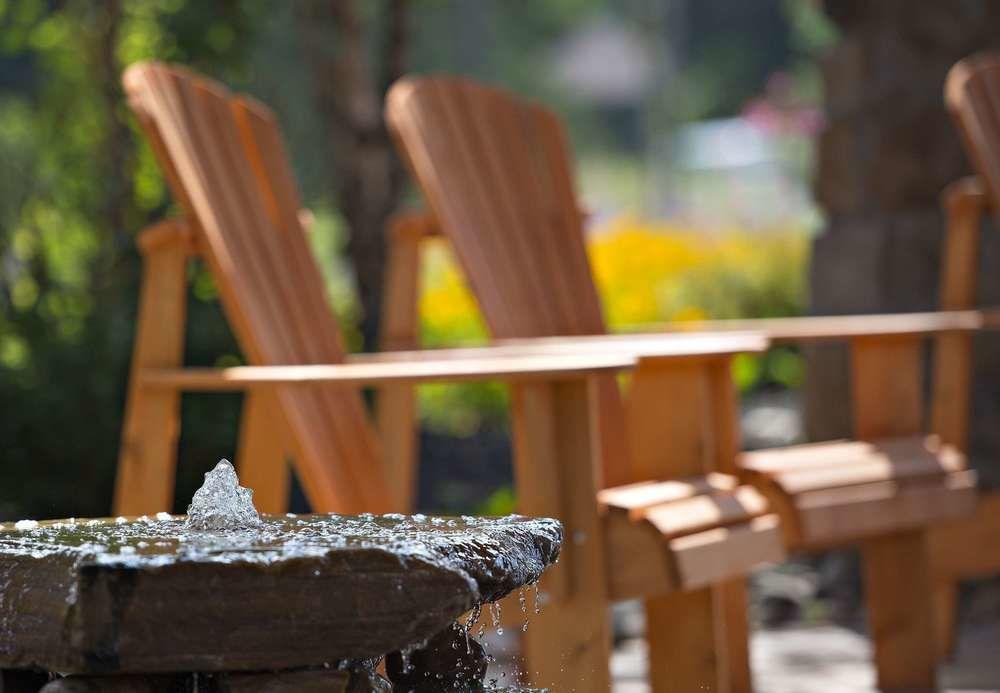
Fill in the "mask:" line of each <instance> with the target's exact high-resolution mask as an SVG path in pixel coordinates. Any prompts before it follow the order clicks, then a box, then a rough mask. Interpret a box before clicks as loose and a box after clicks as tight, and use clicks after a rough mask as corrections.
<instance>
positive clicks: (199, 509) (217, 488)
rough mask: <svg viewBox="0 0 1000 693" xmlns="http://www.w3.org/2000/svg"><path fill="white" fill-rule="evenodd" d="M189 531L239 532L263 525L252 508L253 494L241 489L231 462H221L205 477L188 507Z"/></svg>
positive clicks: (185, 524) (187, 523)
mask: <svg viewBox="0 0 1000 693" xmlns="http://www.w3.org/2000/svg"><path fill="white" fill-rule="evenodd" d="M187 515H188V517H187V522H185V523H184V526H185V527H187V528H188V529H201V530H239V529H257V528H258V527H260V526H261V521H260V514H259V513H258V512H257V509H256V508H255V507H254V506H253V491H251V490H250V489H248V488H244V487H242V486H240V480H239V478H238V477H237V476H236V470H235V469H233V465H232V464H230V462H229V460H220V461H219V463H218V464H217V465H215V469H213V470H212V471H210V472H207V473H206V474H205V483H204V484H202V486H201V488H200V489H198V490H197V491H195V492H194V496H192V498H191V505H189V506H188V511H187Z"/></svg>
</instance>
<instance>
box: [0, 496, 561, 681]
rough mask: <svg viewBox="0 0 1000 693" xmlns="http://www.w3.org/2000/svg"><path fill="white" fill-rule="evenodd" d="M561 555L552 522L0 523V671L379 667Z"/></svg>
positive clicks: (389, 518)
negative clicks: (350, 663)
mask: <svg viewBox="0 0 1000 693" xmlns="http://www.w3.org/2000/svg"><path fill="white" fill-rule="evenodd" d="M251 508H252V506H251ZM251 519H252V518H251ZM561 540H562V529H561V527H560V525H559V523H558V522H556V521H554V520H546V519H528V518H523V517H517V516H511V517H506V518H473V517H464V518H439V517H426V516H420V515H417V516H403V515H383V516H372V515H362V516H357V517H346V516H337V515H302V516H294V515H288V516H265V517H263V518H261V520H260V524H259V525H257V526H255V527H251V528H243V529H223V530H212V531H206V530H200V529H195V528H192V527H189V526H187V525H186V523H185V518H184V517H183V516H176V517H171V516H169V515H165V514H160V515H158V516H156V517H142V518H135V519H129V520H126V519H125V518H117V519H103V520H67V521H58V522H43V523H36V522H32V521H22V522H19V523H8V524H0V668H11V669H15V668H16V669H27V668H40V669H45V670H48V671H60V672H65V673H117V672H142V673H154V672H168V671H175V672H176V671H241V670H243V671H245V670H270V669H291V668H294V667H300V666H316V665H323V664H329V665H331V666H336V664H337V663H338V662H339V661H342V660H347V659H363V658H369V657H377V656H381V655H383V654H385V653H387V652H392V651H397V650H401V649H404V648H405V647H406V646H407V645H409V644H411V643H415V642H420V641H424V640H427V639H428V638H429V637H432V636H433V635H435V634H436V633H439V632H441V631H442V630H444V629H445V628H446V627H448V626H449V624H450V623H451V622H452V621H453V620H454V619H456V618H457V617H458V616H459V615H461V614H462V613H464V612H466V611H467V610H469V609H470V608H472V607H474V606H475V605H477V604H481V603H485V602H490V601H493V600H496V599H499V598H500V597H502V596H504V595H505V594H507V593H508V592H510V591H512V590H515V589H517V588H519V587H521V586H524V585H528V584H531V583H533V582H535V581H536V580H537V579H538V578H539V577H540V575H541V573H542V571H543V570H544V569H545V567H546V566H548V565H549V564H551V563H552V562H554V561H555V560H556V558H557V557H558V553H559V546H560V543H561Z"/></svg>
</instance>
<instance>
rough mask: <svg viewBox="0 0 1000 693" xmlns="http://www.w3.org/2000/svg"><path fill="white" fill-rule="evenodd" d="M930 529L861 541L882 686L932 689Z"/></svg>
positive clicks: (932, 640) (872, 633)
mask: <svg viewBox="0 0 1000 693" xmlns="http://www.w3.org/2000/svg"><path fill="white" fill-rule="evenodd" d="M926 540H927V535H926V532H925V531H923V530H910V531H905V532H899V533H897V534H892V535H889V536H885V537H878V538H875V539H869V540H867V541H866V542H865V543H864V544H863V545H862V557H863V562H864V578H865V590H866V594H867V602H868V628H869V631H870V632H871V636H872V640H873V641H874V642H873V644H874V649H875V668H876V672H877V677H878V686H879V689H880V690H882V691H932V690H934V689H935V679H936V667H935V664H936V656H935V654H936V653H935V645H934V643H935V640H934V636H935V631H934V619H933V613H932V611H933V605H932V604H931V601H930V598H929V597H930V595H931V579H930V565H929V562H928V551H927V541H926Z"/></svg>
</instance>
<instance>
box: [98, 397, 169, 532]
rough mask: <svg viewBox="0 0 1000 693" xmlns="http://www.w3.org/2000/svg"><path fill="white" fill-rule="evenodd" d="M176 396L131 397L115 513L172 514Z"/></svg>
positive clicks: (121, 452) (124, 430)
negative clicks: (164, 512)
mask: <svg viewBox="0 0 1000 693" xmlns="http://www.w3.org/2000/svg"><path fill="white" fill-rule="evenodd" d="M180 410H181V406H180V393H178V392H176V391H174V390H156V391H152V390H144V389H141V388H136V389H135V390H134V391H133V392H130V393H129V402H128V405H127V408H126V413H125V421H124V423H123V425H122V442H121V450H120V451H119V454H118V478H117V480H116V484H115V501H114V512H115V513H116V514H118V515H144V514H152V513H156V512H160V511H168V512H169V511H170V509H171V506H172V505H173V497H174V476H175V472H176V466H177V438H178V436H179V435H180Z"/></svg>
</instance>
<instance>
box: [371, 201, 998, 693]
mask: <svg viewBox="0 0 1000 693" xmlns="http://www.w3.org/2000/svg"><path fill="white" fill-rule="evenodd" d="M969 186H970V183H968V182H966V183H963V184H962V185H960V186H957V187H955V188H953V189H952V190H950V191H949V194H948V195H947V197H946V199H947V201H948V209H949V214H950V219H951V223H950V224H949V234H948V240H947V250H946V252H947V256H948V260H947V261H946V263H947V266H948V268H949V270H948V271H947V272H946V276H945V277H944V278H943V282H944V286H945V288H944V291H943V296H944V298H943V304H942V308H944V309H947V310H948V312H939V313H924V314H896V315H882V316H880V315H872V316H850V317H809V318H787V319H784V318H783V319H765V320H739V321H715V322H707V323H698V324H696V325H694V326H692V327H688V326H684V325H678V326H675V327H674V328H673V330H674V333H677V331H680V333H684V332H686V331H688V330H692V329H693V330H695V331H699V332H700V331H703V330H704V331H712V332H715V333H719V332H722V333H725V332H735V331H745V330H756V331H758V332H759V333H761V334H765V335H767V337H768V340H769V342H770V343H771V344H772V345H781V344H812V343H826V342H837V341H842V342H848V343H849V344H850V348H851V352H852V359H851V362H852V369H851V380H852V384H853V385H852V387H853V391H854V404H853V412H854V427H855V432H856V435H857V437H858V438H859V439H860V440H877V439H881V438H885V437H901V436H908V435H912V434H917V433H919V432H921V431H923V430H926V429H925V425H924V416H923V402H924V397H923V391H924V388H923V385H922V384H921V383H922V379H923V378H922V376H923V349H924V344H925V342H926V340H927V339H928V338H932V339H933V340H934V342H935V344H936V350H935V367H934V370H933V374H934V382H933V391H934V397H933V399H932V401H931V405H932V406H931V424H930V426H931V430H932V431H934V432H935V433H937V434H938V435H939V436H940V437H941V439H942V441H943V442H945V443H948V444H952V445H954V446H956V447H957V448H958V449H959V450H962V449H964V440H965V431H966V429H967V426H968V415H969V412H968V401H967V397H966V396H965V393H967V392H968V377H969V376H968V366H969V354H970V349H971V338H972V333H973V332H974V331H977V330H980V329H983V328H984V327H987V326H989V325H990V324H992V322H993V318H992V316H991V315H990V314H985V313H981V312H977V311H972V310H968V308H970V306H971V301H969V300H967V299H968V298H969V296H968V290H969V289H968V287H967V286H966V284H967V283H968V282H967V280H966V279H965V278H967V277H969V276H970V274H969V273H968V272H966V271H965V268H967V267H968V264H967V263H968V262H969V260H968V257H969V254H970V252H973V249H972V248H971V247H970V240H969V231H968V229H969V225H970V223H971V222H970V219H969V213H970V211H971V209H970V207H969V204H970V202H972V201H973V200H974V199H977V198H974V197H970V195H969V192H970V187H969ZM438 236H440V232H439V230H438V228H437V226H436V223H435V220H434V218H433V216H432V215H431V214H430V213H428V212H424V211H419V210H416V211H408V212H404V213H401V214H399V215H397V216H396V217H395V218H394V219H393V220H391V223H390V227H389V238H390V248H391V250H390V256H391V257H392V258H393V261H392V263H391V264H390V274H389V276H388V278H387V280H388V282H389V286H392V287H394V291H390V292H387V294H386V296H387V301H392V300H394V297H398V296H400V295H405V296H415V295H417V291H418V288H419V287H418V277H419V261H420V245H421V243H423V242H425V241H427V240H430V239H432V238H435V237H438ZM960 281H961V282H963V284H962V285H961V286H959V285H958V282H960ZM404 285H405V286H406V289H405V290H404V289H403V288H402V287H403V286H404ZM411 305H412V306H415V303H414V304H411ZM398 308H399V306H398V305H397V306H395V309H396V310H398ZM393 311H394V308H393V307H390V306H389V305H387V306H386V315H396V320H398V322H394V323H393V324H391V325H389V327H390V329H391V330H393V334H394V335H395V336H396V338H397V339H403V341H404V342H405V343H407V344H408V345H411V346H414V345H416V339H417V335H416V332H415V326H416V320H415V319H413V318H411V319H410V321H409V322H407V323H406V324H405V325H404V324H402V319H401V317H399V316H398V314H396V313H394V312H393ZM410 328H413V329H414V331H412V332H409V333H407V334H406V335H405V337H404V336H403V331H404V330H406V329H410ZM661 330H663V331H661V332H660V334H663V333H669V331H670V330H671V328H670V327H669V326H663V327H662V328H661ZM650 334H655V333H650ZM631 336H632V337H635V335H631ZM516 341H517V340H507V341H506V342H504V341H501V342H498V343H516ZM725 377H728V375H726V376H725ZM664 391H671V392H672V393H673V398H672V402H671V410H672V411H676V410H683V409H685V405H684V404H683V398H679V397H678V395H677V393H678V391H679V389H678V388H677V387H676V385H671V386H668V387H664V388H662V389H659V390H658V391H656V392H651V393H649V395H648V397H649V399H648V400H646V401H645V402H644V403H643V404H642V405H641V406H642V407H643V408H646V409H648V410H649V411H658V410H662V408H663V406H664V403H663V401H662V396H661V395H660V394H659V393H662V392H664ZM680 391H682V390H680ZM397 396H399V397H409V398H411V401H412V396H413V395H412V392H410V393H409V394H407V393H405V392H404V391H400V392H398V393H397ZM644 396H645V395H644ZM886 402H893V403H895V406H886ZM902 403H905V404H906V406H899V405H900V404H902ZM515 404H516V403H515ZM695 409H696V408H695ZM725 411H726V412H727V414H725V415H726V416H734V414H733V412H734V411H735V408H734V406H730V407H728V408H727V409H726V410H725ZM517 416H518V412H517V408H516V406H515V409H514V421H515V428H516V425H517V424H516V422H517ZM397 424H398V425H399V428H398V429H396V430H395V431H392V430H386V431H384V432H385V433H386V434H387V435H389V436H390V437H391V436H397V437H398V438H400V439H402V438H405V439H406V440H407V441H408V442H407V444H408V445H409V444H412V440H413V439H412V436H410V435H409V434H408V433H407V432H408V431H411V430H412V424H411V423H406V422H402V421H400V422H397ZM657 425H658V426H662V423H661V422H658V423H657ZM736 427H737V422H736V420H735V419H732V420H730V421H729V422H728V423H727V424H726V425H723V426H720V428H719V429H718V431H717V436H718V439H720V440H724V441H725V442H724V443H723V446H724V447H725V448H726V449H727V452H726V453H725V454H726V455H729V456H731V457H732V458H733V459H735V458H736V457H737V451H738V441H736V440H734V439H733V434H732V431H733V430H735V428H736ZM681 428H682V429H683V428H684V427H681ZM671 431H672V433H673V434H677V433H678V431H676V430H673V429H671ZM725 431H729V433H725ZM515 443H516V445H515V455H520V454H521V453H520V452H519V449H518V448H519V445H518V444H517V443H518V441H517V439H516V437H515ZM403 447H405V446H403ZM399 449H402V448H399ZM415 459H416V454H415V452H414V451H413V450H412V449H408V450H407V451H406V452H405V453H404V457H403V458H401V459H400V460H399V461H398V463H399V464H400V465H403V464H412V460H415ZM518 464H521V463H518ZM735 473H737V474H739V470H735ZM751 478H752V479H753V477H751ZM753 480H754V481H759V480H758V479H753ZM974 480H975V475H974V473H972V472H964V473H961V474H958V475H956V476H955V478H954V479H952V481H951V483H952V484H953V485H952V486H951V487H948V486H945V487H941V488H937V487H935V488H929V489H927V490H926V494H925V495H919V494H918V495H907V496H905V497H902V498H901V499H900V500H899V502H898V503H897V504H896V505H895V507H894V508H893V512H895V513H896V515H897V517H898V518H899V526H898V527H897V528H896V529H895V530H892V531H887V532H884V534H883V535H882V536H879V537H876V538H868V539H864V540H863V541H861V546H862V551H863V556H864V559H865V560H864V566H865V574H864V579H865V582H866V586H867V604H868V613H869V619H870V624H871V630H872V634H873V640H874V643H875V649H876V667H877V669H878V673H879V681H880V685H881V686H883V687H885V688H892V687H899V686H926V685H932V684H931V683H929V682H933V680H934V678H935V662H936V659H937V656H936V654H935V652H934V645H933V643H934V642H935V637H934V633H935V629H934V625H933V624H934V621H933V620H932V618H933V617H932V611H931V608H930V607H929V600H928V595H931V594H932V593H933V594H935V595H936V599H938V600H939V602H940V601H941V600H943V599H945V596H946V595H945V594H944V590H945V589H946V588H945V584H946V583H945V578H944V575H946V574H949V572H954V570H956V569H957V567H956V566H954V565H953V562H954V560H955V559H954V558H952V557H951V556H950V554H955V553H956V551H955V550H954V549H952V550H951V551H947V550H944V549H943V548H940V547H941V544H942V543H943V541H946V540H942V539H941V538H939V536H940V537H943V536H945V533H944V531H941V532H940V534H939V531H938V530H936V529H931V530H930V531H929V530H928V528H927V527H926V519H927V517H928V515H929V513H931V512H933V513H934V514H935V515H938V514H943V515H951V516H954V517H961V516H967V515H969V514H970V513H972V512H973V508H974V501H975V498H974V495H973V491H972V489H973V486H974ZM864 490H865V492H866V493H868V494H870V493H871V492H872V491H876V490H878V489H874V488H871V487H865V489H864ZM894 491H895V488H894V484H893V482H886V483H885V484H884V485H883V487H882V489H881V492H882V495H881V496H879V495H876V496H874V497H872V496H870V495H869V496H864V495H862V496H860V497H859V498H858V499H857V502H856V503H854V504H851V505H842V506H840V507H837V508H831V507H829V506H825V505H824V504H823V502H822V501H823V499H822V498H821V497H819V496H814V497H812V499H811V500H812V501H813V502H814V504H813V507H811V508H810V510H809V512H808V513H804V512H802V511H801V509H798V510H797V509H793V508H785V509H784V510H785V512H784V513H782V516H783V519H784V520H785V527H784V531H785V535H786V543H787V545H788V546H789V547H790V548H791V549H793V550H810V551H811V550H820V549H825V548H832V547H835V546H839V545H844V544H845V540H844V539H843V538H842V536H841V538H839V539H835V538H834V537H835V535H841V534H842V532H841V531H840V529H841V528H843V527H844V524H845V523H849V524H850V523H853V525H854V526H855V527H856V535H855V536H856V537H857V538H858V539H859V540H860V539H861V538H862V537H864V536H865V535H866V533H867V530H868V526H867V523H866V522H865V517H866V515H865V513H866V511H867V509H868V508H867V505H868V504H869V503H871V502H879V503H880V504H881V503H884V501H885V497H884V493H893V492H894ZM949 491H958V493H952V492H949ZM768 497H769V500H770V501H771V503H772V504H773V503H776V502H777V503H780V502H781V497H780V496H775V495H771V494H769V495H768ZM942 504H943V505H942ZM883 507H884V506H883ZM779 509H780V508H779ZM980 514H981V513H980ZM799 517H807V518H808V522H809V523H810V525H809V526H810V528H814V529H813V530H812V531H810V532H809V536H810V538H809V539H808V540H806V539H804V538H803V536H802V533H801V531H800V530H797V529H796V527H795V526H794V524H792V525H791V526H789V518H799ZM976 517H978V515H977V516H976ZM793 522H794V519H793ZM974 522H975V518H973V519H970V520H967V521H962V522H961V523H960V524H959V525H956V526H955V527H965V526H967V525H971V524H973V523H974ZM992 525H993V526H994V527H995V528H991V529H990V530H987V531H988V532H991V533H990V534H989V536H991V537H995V536H997V534H996V532H1000V522H998V521H996V520H994V522H993V523H992ZM975 526H976V527H980V528H983V527H984V526H983V525H982V524H975ZM824 528H825V529H824ZM825 530H837V531H836V532H830V533H829V540H825V539H824V537H823V532H824V531H825ZM952 531H955V530H952ZM980 531H983V530H982V529H980ZM928 534H930V536H931V537H932V539H931V541H932V546H934V553H930V552H929V551H928ZM984 538H985V535H984ZM638 546H642V544H638ZM647 546H648V544H647ZM636 551H637V553H638V549H637V550H636ZM635 555H636V554H633V556H632V558H633V560H631V562H632V563H638V564H640V565H641V564H642V562H641V561H635V560H634V556H635ZM626 560H627V559H626V558H624V557H623V560H622V561H621V562H625V561H626ZM949 561H950V562H951V563H949ZM946 565H947V567H946ZM901 571H902V572H905V574H907V575H908V576H909V578H908V580H907V581H906V584H905V585H903V584H901V582H900V581H899V579H898V576H899V575H900V574H901ZM612 584H614V581H613V583H612ZM718 592H719V590H716V595H717V596H716V599H718ZM626 593H627V590H623V591H622V592H621V593H620V594H621V596H625V595H626ZM612 596H616V593H615V591H614V590H612ZM705 598H707V597H705ZM668 599H669V598H668ZM673 601H674V604H676V602H677V599H676V598H674V599H673ZM922 605H923V607H924V608H922ZM942 610H943V607H939V613H940V612H941V611H942ZM678 613H684V610H683V609H679V610H678V609H676V608H675V610H674V612H673V614H672V615H671V617H670V618H671V620H676V618H677V614H678ZM705 613H706V611H705V610H704V609H703V610H702V611H701V612H700V616H701V617H704V615H705ZM942 615H945V614H944V613H942ZM695 621H696V619H693V618H692V619H691V620H690V621H688V620H686V621H685V623H686V629H689V632H691V633H701V635H698V636H695V638H694V639H695V640H697V639H698V638H701V639H702V644H704V643H705V642H706V641H707V639H711V637H717V635H710V634H706V633H705V631H704V628H705V626H706V623H705V622H702V623H701V625H700V626H698V627H696V626H695ZM683 631H684V629H682V632H678V631H677V630H676V629H671V628H666V629H664V628H661V629H658V630H656V631H655V632H652V633H651V635H652V637H654V638H657V637H663V638H667V639H669V640H670V642H669V643H667V644H663V645H661V644H660V643H654V644H651V649H652V651H664V649H666V648H681V651H683V647H682V641H683V640H684V638H685V635H684V632H683ZM730 635H732V631H730ZM937 637H938V638H941V637H942V634H941V631H940V629H939V630H938V634H937ZM661 646H662V647H663V648H664V649H660V648H661ZM730 647H731V648H732V649H731V651H733V650H736V649H737V645H735V644H733V643H731V644H730ZM739 647H741V648H742V652H744V653H745V647H746V645H745V644H744V645H742V646H739ZM689 652H690V651H689ZM725 659H726V656H725V655H724V654H720V660H725ZM735 659H736V660H737V661H745V660H744V659H743V656H742V654H741V655H739V656H737V657H736V658H735ZM715 664H716V665H719V664H720V662H718V661H717V662H715ZM653 665H654V671H653V677H654V681H656V680H657V678H656V677H657V674H656V671H655V663H653ZM727 666H728V669H729V670H731V669H732V668H733V665H732V663H731V662H729V663H726V665H724V666H722V667H721V668H722V670H723V672H725V671H727ZM736 668H737V669H741V667H740V666H739V665H737V666H736ZM673 673H674V672H671V673H667V672H666V671H665V672H664V673H663V674H662V675H661V676H660V677H659V681H663V682H666V681H668V680H675V679H674V678H673V676H672V674H673ZM703 675H704V671H702V672H700V673H699V674H697V675H696V676H703ZM717 676H719V677H721V678H727V677H728V674H725V673H717ZM736 678H737V679H738V680H739V681H740V683H738V684H731V683H730V682H727V684H726V685H727V686H729V688H725V687H723V688H720V689H719V690H749V686H750V684H749V681H750V676H749V671H748V670H746V671H740V673H739V674H737V675H736ZM717 680H719V679H717ZM665 686H669V684H668V683H663V684H661V685H658V687H657V690H661V689H663V690H670V688H666V687H665ZM677 690H680V689H679V688H678V689H677Z"/></svg>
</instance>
